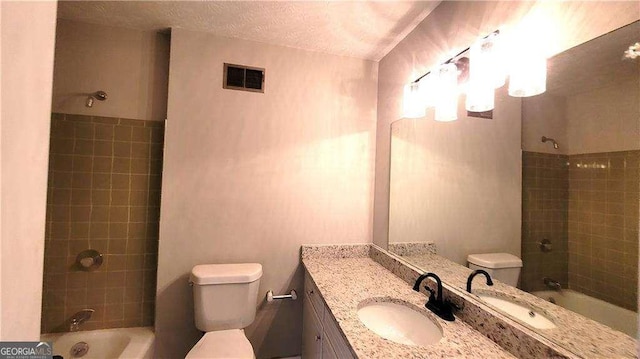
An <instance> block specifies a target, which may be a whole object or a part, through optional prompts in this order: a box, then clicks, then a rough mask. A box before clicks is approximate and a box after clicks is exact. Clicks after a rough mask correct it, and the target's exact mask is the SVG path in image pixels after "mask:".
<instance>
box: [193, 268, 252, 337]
mask: <svg viewBox="0 0 640 359" xmlns="http://www.w3.org/2000/svg"><path fill="white" fill-rule="evenodd" d="M260 277H262V265H260V264H259V263H239V264H202V265H197V266H195V267H193V269H192V270H191V276H190V278H189V282H190V283H191V285H192V286H193V307H194V315H195V322H196V327H197V328H198V329H199V330H201V331H203V332H211V331H215V330H226V329H242V328H245V327H247V326H248V325H249V324H251V323H252V322H253V320H254V319H255V317H256V304H257V303H256V301H257V298H258V289H259V287H260Z"/></svg>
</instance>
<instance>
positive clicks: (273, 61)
mask: <svg viewBox="0 0 640 359" xmlns="http://www.w3.org/2000/svg"><path fill="white" fill-rule="evenodd" d="M223 62H230V63H235V64H244V65H248V66H255V67H264V68H266V85H265V93H264V94H260V93H250V92H242V91H235V90H224V89H222V75H223V73H222V69H223ZM376 81H377V63H375V62H371V61H364V60H359V59H353V58H347V57H340V56H334V55H327V54H322V53H317V52H309V51H303V50H297V49H292V48H286V47H281V46H274V45H267V44H262V43H256V42H251V41H244V40H237V39H235V40H234V39H227V38H221V37H216V36H213V35H209V34H204V33H197V32H189V31H185V30H181V29H174V30H173V32H172V39H171V61H170V77H169V104H168V122H167V127H166V136H165V146H166V151H165V161H164V174H163V183H162V205H161V220H160V253H159V263H158V292H157V308H156V332H157V336H158V342H159V345H160V346H159V348H158V349H159V350H160V357H165V358H169V357H170V358H177V357H181V356H184V354H185V353H186V352H187V351H188V350H189V349H190V347H191V346H192V345H193V344H194V343H195V341H196V340H198V338H199V333H198V331H197V330H196V329H195V326H194V322H193V305H192V296H191V289H190V288H189V286H188V285H187V279H188V275H189V272H190V270H191V268H192V267H193V266H194V265H196V264H201V263H234V262H259V263H262V265H263V270H264V274H263V277H262V282H261V288H260V298H259V303H260V305H261V309H260V310H259V311H258V315H257V318H256V321H255V323H254V325H252V326H251V327H250V328H249V329H248V331H247V333H248V336H249V338H250V340H251V342H252V344H253V346H254V349H255V350H256V352H257V355H258V357H261V358H264V357H277V356H289V355H297V354H299V353H300V346H301V332H302V328H301V322H302V319H301V301H300V300H298V301H295V302H291V301H286V302H282V303H280V304H268V305H266V304H264V303H263V302H264V300H263V299H264V295H265V294H266V291H267V290H269V289H271V290H273V291H274V292H275V293H285V292H287V291H288V290H290V289H296V290H297V291H298V292H299V293H301V292H302V290H303V281H302V268H301V266H300V260H299V256H300V245H301V244H303V243H363V242H370V241H371V226H372V203H373V190H372V186H373V156H374V141H375V133H374V131H375V121H376Z"/></svg>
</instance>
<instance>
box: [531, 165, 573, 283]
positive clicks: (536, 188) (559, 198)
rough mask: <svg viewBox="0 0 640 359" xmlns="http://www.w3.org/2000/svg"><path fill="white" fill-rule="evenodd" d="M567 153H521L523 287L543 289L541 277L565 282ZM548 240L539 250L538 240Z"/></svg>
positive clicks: (567, 187) (567, 201)
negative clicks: (548, 248)
mask: <svg viewBox="0 0 640 359" xmlns="http://www.w3.org/2000/svg"><path fill="white" fill-rule="evenodd" d="M567 163H568V156H565V155H552V154H545V153H535V152H523V153H522V181H523V183H522V262H523V268H522V275H521V282H520V285H521V287H522V289H523V290H526V291H536V290H544V289H545V286H544V283H543V278H544V277H549V278H552V279H555V280H557V281H559V282H560V283H562V284H563V285H566V283H567V280H568V252H567V250H568V248H567V247H568V244H567V243H568V226H567V219H568V205H569V171H568V165H567ZM543 239H548V240H550V241H551V244H552V246H553V247H552V248H553V249H552V250H551V251H550V252H542V251H541V250H540V244H539V243H540V242H541V241H542V240H543Z"/></svg>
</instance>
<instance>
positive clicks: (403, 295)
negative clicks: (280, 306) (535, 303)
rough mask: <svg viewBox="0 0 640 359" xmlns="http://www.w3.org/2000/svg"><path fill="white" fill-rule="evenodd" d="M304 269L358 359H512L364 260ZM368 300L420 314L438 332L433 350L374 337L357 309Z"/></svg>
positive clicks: (313, 262)
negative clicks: (431, 308) (428, 307)
mask: <svg viewBox="0 0 640 359" xmlns="http://www.w3.org/2000/svg"><path fill="white" fill-rule="evenodd" d="M363 254H364V253H363ZM365 255H366V254H365ZM303 264H304V266H305V268H306V269H307V271H308V273H309V274H310V276H311V278H312V279H313V281H314V282H315V284H316V286H317V287H318V290H319V291H320V294H321V296H322V297H323V298H324V301H325V303H326V304H327V307H328V308H329V311H330V312H331V314H332V315H333V317H334V318H335V319H336V322H337V323H338V325H339V327H340V329H341V330H342V334H343V336H344V338H345V339H346V340H347V342H348V343H349V344H350V346H351V348H352V349H353V351H354V352H355V353H356V354H357V355H358V357H359V358H385V359H390V358H403V359H405V358H513V356H512V355H511V354H509V353H508V352H506V351H504V350H503V349H502V348H500V347H499V346H498V345H497V344H496V343H494V342H493V341H491V340H489V339H487V338H486V337H484V336H483V335H482V334H480V333H478V332H476V331H475V330H473V329H472V328H471V327H470V326H468V325H467V324H465V323H463V322H462V321H461V320H456V321H454V322H447V321H444V320H442V319H440V318H438V317H436V316H435V315H433V314H432V313H431V312H430V311H428V310H426V309H424V304H425V302H426V300H427V297H426V296H424V295H422V294H420V293H417V292H414V291H413V290H412V288H411V287H410V286H409V285H407V283H406V282H404V281H403V280H401V279H400V278H398V277H396V276H395V275H393V273H391V272H389V271H388V270H386V269H385V268H384V267H382V266H381V265H380V264H378V263H376V262H375V261H374V260H372V259H371V258H369V257H368V256H366V257H365V256H361V257H355V258H335V257H331V258H316V257H313V258H303ZM372 298H374V299H373V300H374V301H375V300H390V299H391V300H392V301H395V302H400V303H402V304H405V305H409V306H412V307H413V308H414V309H416V310H419V311H421V312H422V313H423V314H424V315H426V316H428V317H429V318H431V319H432V320H433V321H434V322H435V323H437V324H438V325H439V326H440V327H441V328H442V332H443V337H442V339H441V340H440V342H439V343H437V344H434V345H432V346H428V347H419V346H407V345H402V344H397V343H394V342H391V341H389V340H386V339H383V338H381V337H379V336H377V335H376V334H375V333H373V332H372V331H370V330H369V329H367V328H366V327H365V326H364V324H362V322H360V320H359V319H358V315H357V310H358V305H360V304H361V303H366V302H369V301H371V300H372Z"/></svg>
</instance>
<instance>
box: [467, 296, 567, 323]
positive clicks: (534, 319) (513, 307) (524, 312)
mask: <svg viewBox="0 0 640 359" xmlns="http://www.w3.org/2000/svg"><path fill="white" fill-rule="evenodd" d="M478 297H480V299H482V300H483V301H484V302H486V303H488V304H491V305H492V306H494V307H495V308H496V309H498V310H499V311H501V312H503V313H505V314H507V315H510V316H512V317H514V318H516V319H519V320H520V321H523V322H525V323H527V324H529V325H530V326H532V327H534V328H537V329H553V328H555V327H556V325H555V324H553V322H552V321H551V320H549V318H547V317H545V316H544V315H543V314H541V313H540V312H538V311H536V310H533V309H531V308H528V307H525V306H523V305H521V304H518V303H516V302H513V301H510V300H508V299H506V298H498V297H494V296H492V295H487V294H479V295H478Z"/></svg>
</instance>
